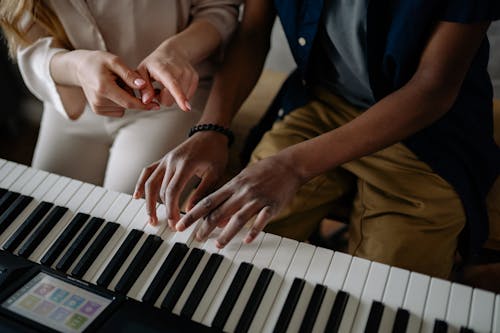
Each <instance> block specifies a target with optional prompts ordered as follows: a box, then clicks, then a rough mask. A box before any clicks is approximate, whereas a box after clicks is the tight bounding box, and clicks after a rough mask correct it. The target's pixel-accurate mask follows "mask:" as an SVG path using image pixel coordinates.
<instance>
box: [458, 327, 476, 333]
mask: <svg viewBox="0 0 500 333" xmlns="http://www.w3.org/2000/svg"><path fill="white" fill-rule="evenodd" d="M459 333H474V330H473V329H472V328H468V327H464V326H462V327H460V332H459Z"/></svg>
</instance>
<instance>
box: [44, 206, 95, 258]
mask: <svg viewBox="0 0 500 333" xmlns="http://www.w3.org/2000/svg"><path fill="white" fill-rule="evenodd" d="M89 218H90V215H88V214H84V213H78V214H76V215H75V217H73V219H72V220H71V222H70V223H69V224H68V225H67V226H66V228H64V231H63V232H62V233H61V235H59V237H58V238H57V239H56V241H55V242H54V243H53V244H52V246H51V247H50V248H49V249H48V250H47V252H46V253H45V254H44V256H43V257H42V259H41V260H40V263H41V264H42V265H46V266H51V265H52V264H53V263H54V262H55V261H56V259H57V258H58V257H59V256H60V255H61V253H62V251H63V250H64V249H65V248H66V246H68V244H69V242H71V240H72V239H73V238H74V237H75V236H76V234H77V233H78V231H80V229H81V228H82V227H83V225H84V224H85V222H86V221H87V220H88V219H89Z"/></svg>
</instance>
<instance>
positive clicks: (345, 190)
mask: <svg viewBox="0 0 500 333" xmlns="http://www.w3.org/2000/svg"><path fill="white" fill-rule="evenodd" d="M323 109H324V105H322V104H321V103H318V102H311V103H309V104H308V105H306V106H304V107H302V108H299V109H297V110H294V111H293V112H292V113H290V114H289V115H288V116H286V117H285V118H284V119H283V121H280V122H277V123H275V124H274V126H273V128H272V129H271V130H270V131H269V132H267V133H266V134H265V135H264V137H263V138H262V140H261V142H260V143H259V144H258V145H257V147H256V148H255V150H254V152H253V154H252V158H251V163H253V162H256V161H258V160H261V159H264V158H266V157H268V156H272V155H274V154H276V153H277V152H279V151H281V150H283V149H285V148H286V147H289V146H291V145H294V144H297V143H300V142H302V141H305V140H308V139H311V138H313V137H315V136H318V135H320V134H322V133H324V132H327V131H329V130H331V129H333V128H332V127H330V126H332V124H328V123H325V122H323V121H322V120H321V114H323V113H324V112H325V111H324V110H323ZM328 111H329V110H326V112H328ZM354 189H355V178H354V177H353V176H352V175H351V174H350V173H349V172H347V171H345V170H342V169H340V168H339V169H336V170H333V171H331V172H328V173H325V174H323V175H320V176H318V177H316V178H314V179H312V180H310V181H309V182H308V183H306V184H305V185H303V186H302V187H301V188H300V189H299V191H298V193H297V195H296V196H295V197H294V199H293V200H292V202H291V203H290V204H289V205H288V206H287V207H285V208H284V209H283V210H282V211H281V212H280V214H279V215H278V216H277V217H275V218H274V219H273V220H272V221H271V222H270V223H269V224H268V225H267V227H266V229H265V231H266V232H270V233H273V234H278V235H281V236H283V237H288V238H293V239H297V240H300V241H305V240H307V239H308V238H309V236H310V235H311V234H312V232H313V231H314V230H315V229H316V228H317V226H318V224H319V223H320V222H321V220H322V219H323V218H324V217H325V216H326V215H328V214H329V213H332V214H335V216H338V217H339V218H342V217H344V220H347V217H348V215H349V211H350V209H346V207H344V206H343V205H342V201H343V200H342V199H343V198H344V197H345V196H346V195H348V194H349V193H352V192H353V190H354Z"/></svg>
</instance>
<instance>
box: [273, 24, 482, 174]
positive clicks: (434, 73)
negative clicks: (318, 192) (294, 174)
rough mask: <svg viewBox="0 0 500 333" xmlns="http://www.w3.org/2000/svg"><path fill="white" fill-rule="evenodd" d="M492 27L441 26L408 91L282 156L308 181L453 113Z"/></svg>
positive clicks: (399, 93) (386, 98)
mask: <svg viewBox="0 0 500 333" xmlns="http://www.w3.org/2000/svg"><path fill="white" fill-rule="evenodd" d="M488 26H489V22H479V23H476V24H470V25H464V24H456V23H451V22H440V23H439V24H438V25H437V26H436V28H435V31H434V32H433V34H432V35H431V37H430V38H429V41H428V44H427V46H426V48H425V50H424V51H423V53H422V56H421V59H420V63H419V66H418V68H417V70H416V72H415V74H414V75H413V77H412V79H411V80H410V81H409V82H408V83H407V84H406V85H405V86H404V87H402V88H401V89H399V90H397V91H395V92H394V93H392V94H390V95H388V96H387V97H385V98H384V99H382V100H381V101H379V102H378V103H376V104H375V105H374V106H373V107H371V108H370V109H369V110H367V111H366V112H364V113H363V114H362V115H360V116H359V117H357V118H356V119H354V120H352V121H351V122H349V123H347V124H345V125H344V126H341V127H339V128H338V129H335V130H333V131H331V132H328V133H326V134H324V135H321V136H319V137H317V138H315V139H313V140H310V141H307V142H304V143H302V144H299V145H297V146H295V147H290V148H289V149H287V150H285V151H283V152H282V155H281V156H282V157H283V158H285V159H289V160H292V161H299V162H298V163H296V164H295V166H296V167H297V168H298V170H297V171H298V173H299V174H300V175H301V176H302V177H303V178H304V179H310V178H312V177H314V176H316V175H319V174H321V173H323V172H325V171H327V170H329V169H331V168H334V167H336V166H338V165H341V164H343V163H345V162H348V161H351V160H353V159H357V158H360V157H362V156H365V155H368V154H371V153H373V152H376V151H378V150H380V149H383V148H385V147H387V146H389V145H391V144H394V143H396V142H399V141H401V140H403V139H405V138H407V137H408V136H410V135H412V134H413V133H415V132H417V131H419V130H421V129H423V128H425V127H427V126H429V125H430V124H432V123H433V122H435V121H436V120H437V119H439V118H440V117H442V116H443V115H444V114H445V113H446V112H448V111H449V110H450V109H451V107H452V105H453V103H454V102H455V100H456V97H457V95H458V93H459V91H460V88H461V86H462V82H463V80H464V78H465V76H466V73H467V71H468V69H469V67H470V64H471V62H472V60H473V58H474V56H475V54H476V51H477V49H478V48H479V45H480V44H481V42H482V40H483V38H484V35H485V33H486V30H487V28H488ZM457 54H460V56H459V57H457V56H456V55H457ZM299 156H301V158H300V159H298V157H299Z"/></svg>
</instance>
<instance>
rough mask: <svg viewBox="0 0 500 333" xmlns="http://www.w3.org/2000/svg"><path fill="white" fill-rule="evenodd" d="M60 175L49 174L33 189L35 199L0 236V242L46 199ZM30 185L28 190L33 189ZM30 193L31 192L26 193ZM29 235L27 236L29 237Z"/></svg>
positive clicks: (32, 194)
mask: <svg viewBox="0 0 500 333" xmlns="http://www.w3.org/2000/svg"><path fill="white" fill-rule="evenodd" d="M59 178H60V177H59V176H56V175H52V174H51V175H49V176H48V177H45V178H44V180H43V181H42V182H41V183H40V185H39V186H38V187H36V189H34V190H33V192H32V193H31V196H32V197H33V199H34V200H33V201H32V202H31V203H30V204H29V205H28V206H27V207H26V208H25V209H24V210H23V212H22V213H21V214H20V215H19V216H18V217H17V218H16V219H15V220H14V221H13V222H12V224H11V225H10V226H9V227H8V228H7V229H6V230H5V232H4V233H2V235H1V236H0V244H2V245H3V243H4V242H5V241H6V240H7V239H8V238H9V237H10V236H11V235H12V234H13V233H14V232H15V231H16V230H17V228H18V227H19V226H20V225H21V224H22V223H23V222H24V221H25V220H26V218H27V217H28V216H29V214H31V212H32V211H33V210H34V209H35V208H36V207H37V206H38V204H39V203H40V202H41V201H42V200H44V199H45V196H46V193H48V192H50V191H51V189H52V188H53V186H54V183H56V182H57V181H58V179H59ZM31 189H32V188H31V187H30V188H29V189H28V190H31ZM26 194H29V193H26ZM28 237H29V235H28V236H27V238H28Z"/></svg>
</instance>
